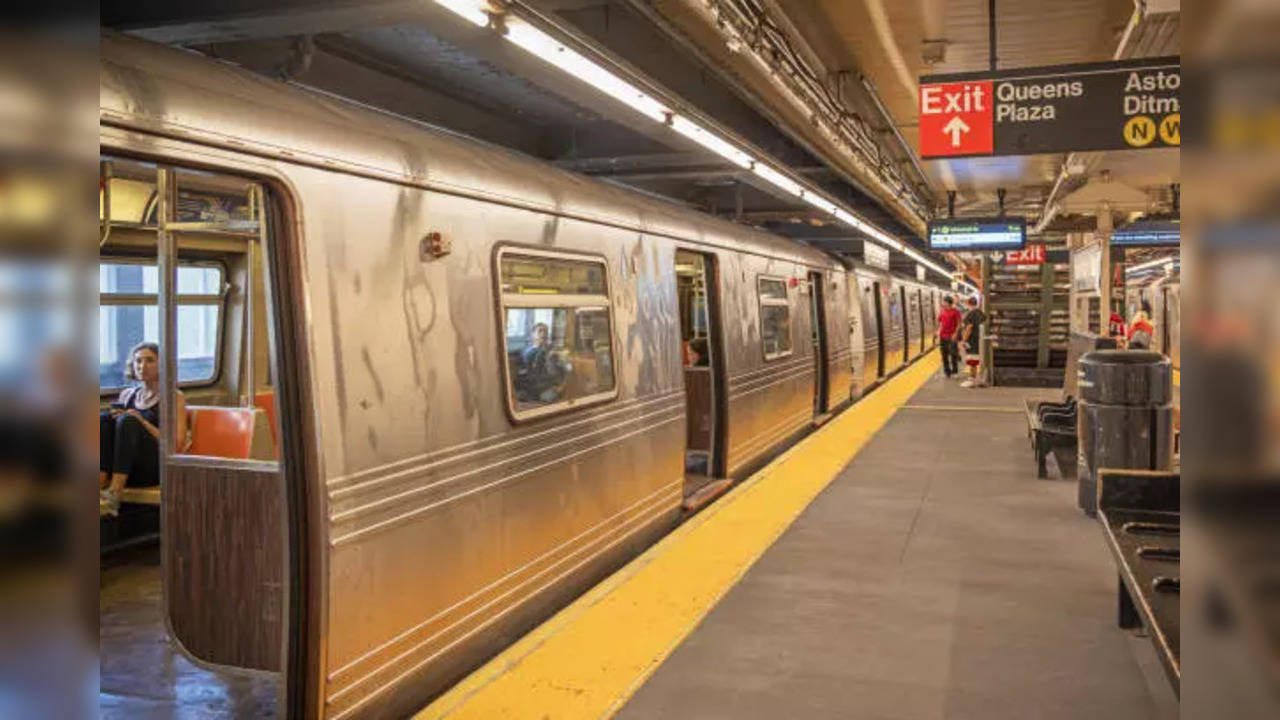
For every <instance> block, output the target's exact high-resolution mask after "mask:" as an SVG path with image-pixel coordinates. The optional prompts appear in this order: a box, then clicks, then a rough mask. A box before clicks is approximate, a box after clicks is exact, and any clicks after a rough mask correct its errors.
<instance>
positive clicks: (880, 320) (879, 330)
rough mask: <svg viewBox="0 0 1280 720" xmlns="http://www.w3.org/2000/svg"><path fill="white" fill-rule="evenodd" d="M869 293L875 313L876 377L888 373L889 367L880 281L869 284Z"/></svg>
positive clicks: (886, 332)
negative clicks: (886, 354) (872, 299)
mask: <svg viewBox="0 0 1280 720" xmlns="http://www.w3.org/2000/svg"><path fill="white" fill-rule="evenodd" d="M871 295H872V297H873V298H875V299H874V301H873V302H874V305H873V307H874V308H875V313H876V340H877V342H876V377H881V378H882V377H884V376H885V374H886V373H888V371H889V368H888V367H887V366H886V362H887V360H888V358H886V357H885V344H886V343H887V341H888V339H889V338H888V331H887V329H886V328H885V325H886V323H885V317H886V316H885V314H884V313H885V307H884V299H883V295H884V292H883V291H882V290H881V289H880V283H879V282H874V283H872V284H871Z"/></svg>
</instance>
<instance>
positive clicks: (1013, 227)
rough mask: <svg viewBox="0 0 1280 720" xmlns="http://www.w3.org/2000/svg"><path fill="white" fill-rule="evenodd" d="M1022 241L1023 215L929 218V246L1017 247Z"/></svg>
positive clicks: (967, 249) (953, 249) (961, 249)
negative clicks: (1021, 216)
mask: <svg viewBox="0 0 1280 720" xmlns="http://www.w3.org/2000/svg"><path fill="white" fill-rule="evenodd" d="M1026 244H1027V221H1026V219H1025V218H1020V217H999V218H942V219H938V220H931V221H930V222H929V249H930V250H940V251H943V252H970V251H978V250H1021V249H1022V248H1023V247H1025V246H1026Z"/></svg>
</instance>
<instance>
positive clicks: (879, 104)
mask: <svg viewBox="0 0 1280 720" xmlns="http://www.w3.org/2000/svg"><path fill="white" fill-rule="evenodd" d="M858 82H860V83H861V84H862V87H863V88H864V89H865V90H866V91H867V96H868V97H870V98H871V103H872V104H873V105H875V106H876V112H878V113H880V117H881V118H883V119H884V121H885V123H886V124H888V126H889V130H890V131H892V132H893V137H894V138H895V139H896V140H897V141H898V146H899V147H901V148H902V151H903V152H904V153H905V154H906V156H907V157H908V158H910V159H911V166H912V167H914V168H915V169H916V174H917V175H919V176H920V181H921V184H922V185H924V187H925V189H926V190H928V191H929V195H931V196H932V195H935V193H934V191H933V183H932V182H930V181H929V176H928V175H927V174H925V171H924V167H922V166H921V165H920V159H919V158H917V157H916V153H915V150H914V148H912V147H911V145H909V144H908V143H907V139H906V138H904V137H903V136H902V131H900V130H898V124H897V123H896V122H894V121H893V116H892V115H890V114H889V108H887V107H885V106H884V101H882V100H881V99H880V93H878V92H876V88H875V86H874V85H872V84H871V81H870V80H868V79H867V76H866V75H863V74H862V73H859V74H858Z"/></svg>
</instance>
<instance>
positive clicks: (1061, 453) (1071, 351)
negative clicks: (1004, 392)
mask: <svg viewBox="0 0 1280 720" xmlns="http://www.w3.org/2000/svg"><path fill="white" fill-rule="evenodd" d="M1115 346H1116V341H1115V340H1114V339H1112V338H1108V337H1102V336H1100V335H1095V334H1093V333H1085V332H1072V333H1071V341H1070V343H1069V344H1068V350H1067V368H1066V372H1065V373H1064V374H1063V380H1062V397H1063V399H1062V401H1061V402H1049V401H1038V400H1027V401H1026V411H1027V437H1028V438H1030V440H1031V449H1032V451H1033V452H1034V453H1035V458H1036V477H1038V478H1042V479H1043V478H1046V477H1048V476H1049V468H1048V464H1047V460H1048V457H1049V453H1050V452H1054V453H1055V455H1057V456H1058V457H1059V458H1060V459H1061V458H1069V457H1070V456H1071V455H1073V454H1074V453H1075V449H1076V383H1077V381H1078V380H1079V376H1078V374H1077V372H1076V369H1077V368H1078V367H1079V364H1080V358H1081V357H1082V356H1083V355H1085V354H1086V353H1090V352H1093V351H1094V350H1105V349H1109V348H1114V347H1115ZM1058 464H1059V466H1060V467H1061V466H1062V465H1063V464H1064V463H1062V462H1059V463H1058ZM1066 464H1067V465H1071V464H1072V463H1070V462H1068V463H1066Z"/></svg>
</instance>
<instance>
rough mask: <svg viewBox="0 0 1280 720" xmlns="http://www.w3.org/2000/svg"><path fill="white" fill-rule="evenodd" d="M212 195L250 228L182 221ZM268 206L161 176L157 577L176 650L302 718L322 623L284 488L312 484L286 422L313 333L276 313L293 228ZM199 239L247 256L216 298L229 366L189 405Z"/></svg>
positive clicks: (299, 526) (257, 185) (296, 506)
mask: <svg viewBox="0 0 1280 720" xmlns="http://www.w3.org/2000/svg"><path fill="white" fill-rule="evenodd" d="M211 178H212V179H211ZM207 183H213V184H214V185H215V189H216V190H217V192H219V193H222V194H227V195H232V196H234V195H235V194H237V193H242V194H243V195H244V197H245V198H246V200H245V203H244V205H243V207H244V208H247V209H245V210H243V211H238V212H242V215H248V217H243V216H242V217H240V218H239V220H238V221H236V222H234V223H232V225H231V226H229V227H221V226H220V227H213V226H212V225H214V224H216V223H204V222H197V221H192V220H190V219H188V218H187V217H186V216H185V215H179V214H178V208H179V203H180V201H182V200H183V199H184V198H186V197H187V194H188V191H189V187H191V186H195V187H199V186H201V185H202V184H207ZM272 195H273V194H272V193H271V192H270V191H269V190H268V188H267V186H266V185H264V184H263V183H262V182H259V181H254V180H248V179H244V178H238V177H232V176H222V175H219V176H213V175H211V174H209V173H191V174H189V175H188V174H186V173H184V172H183V171H181V170H176V169H169V168H164V167H162V168H160V169H159V170H158V172H157V179H156V226H157V233H156V235H157V239H158V262H157V266H158V286H159V287H158V290H159V293H158V294H159V313H158V319H159V336H160V348H161V357H160V363H159V365H160V383H161V388H162V393H161V401H160V405H161V427H162V432H163V433H164V436H163V440H164V441H163V442H162V443H161V446H162V448H163V452H162V453H161V501H160V504H161V508H160V510H161V512H160V518H161V520H160V522H161V524H160V528H161V576H162V581H163V598H164V600H163V614H164V617H165V623H166V625H167V629H168V632H169V636H170V638H171V639H172V641H173V642H174V643H175V644H176V645H177V646H178V647H180V648H181V649H182V650H183V651H184V652H185V653H186V654H187V655H189V656H190V657H191V658H192V659H193V660H195V661H196V662H197V663H198V664H200V665H202V666H204V667H207V668H210V669H216V670H218V671H236V670H250V671H258V672H262V671H265V672H268V673H278V674H279V675H278V678H279V680H280V683H279V685H278V687H279V691H278V697H279V702H278V704H279V705H280V706H282V707H283V708H284V709H285V715H286V716H290V717H296V716H301V715H304V714H307V712H308V710H307V709H306V708H305V707H304V705H303V704H302V703H303V702H304V701H303V700H301V698H302V697H303V695H304V694H307V693H305V689H304V686H307V685H310V684H312V683H309V682H307V681H305V677H306V670H305V668H307V667H311V666H313V665H314V657H312V656H313V655H315V653H314V652H309V651H308V650H307V647H306V642H305V641H306V639H307V638H309V637H312V635H313V633H312V632H311V631H312V630H314V629H315V627H316V626H317V625H316V623H315V622H314V620H315V617H314V616H315V613H314V612H311V611H309V610H306V609H305V601H306V593H305V592H304V590H305V587H306V585H307V583H306V580H305V578H306V574H305V572H304V569H305V565H304V564H303V563H302V560H304V556H305V555H306V552H305V548H306V546H307V544H306V542H305V536H306V533H305V522H304V520H305V516H304V514H303V513H302V512H301V508H302V507H305V504H304V503H303V502H302V499H303V498H304V497H305V493H304V492H303V491H302V488H303V483H302V482H300V481H299V482H292V481H291V480H290V479H291V478H294V479H296V478H301V477H304V475H303V474H302V473H303V467H302V465H303V463H302V460H301V457H302V452H301V449H300V448H301V438H302V437H304V435H303V428H300V427H298V426H297V423H294V422H290V421H285V422H281V420H283V419H284V418H286V417H289V414H287V411H288V409H292V408H298V407H301V406H302V400H301V396H300V393H301V392H304V391H305V383H304V382H303V381H302V380H301V378H303V377H305V373H304V372H303V371H302V370H301V368H302V367H304V366H303V365H299V364H298V358H297V357H293V356H294V355H295V354H297V348H299V347H305V346H304V345H300V344H299V343H298V342H297V338H295V337H294V336H295V335H300V334H301V333H303V332H305V330H304V329H303V328H304V327H305V323H303V322H301V321H300V320H299V319H298V318H296V317H293V315H294V314H295V313H296V312H297V311H296V309H295V308H298V307H300V306H301V303H288V302H278V301H273V297H272V292H273V286H275V287H274V290H275V291H276V292H279V291H280V285H281V284H282V283H281V282H280V278H279V277H276V275H278V273H277V272H276V270H275V268H277V267H279V266H280V265H282V263H283V261H282V260H280V259H279V258H278V257H277V255H280V256H283V255H284V253H276V252H274V251H273V250H272V248H271V244H270V243H269V240H272V239H274V238H272V237H271V235H272V233H271V232H269V230H270V229H274V228H284V227H286V223H285V222H284V219H283V218H284V217H285V215H284V210H283V208H282V203H275V202H273V201H272ZM236 207H237V208H240V207H242V206H240V205H236ZM222 225H226V221H225V220H224V221H222ZM202 234H208V235H216V236H217V237H218V238H219V239H220V241H221V242H222V243H223V245H224V246H227V247H229V246H230V245H235V246H236V247H239V248H241V250H240V251H238V252H239V256H238V259H233V260H231V261H230V262H229V263H228V265H227V275H226V279H225V281H224V284H223V288H222V292H223V293H224V294H225V306H224V307H225V309H226V310H225V314H226V318H225V321H224V323H223V329H222V332H223V333H224V337H225V338H226V339H227V345H228V346H229V347H230V348H231V349H230V350H229V351H227V353H226V354H225V357H223V358H221V362H222V364H223V367H222V368H221V370H220V372H221V377H222V378H223V383H221V384H220V386H219V387H220V389H221V392H220V393H219V394H218V395H212V396H211V395H207V394H201V395H200V396H199V397H198V398H197V399H196V400H187V399H186V396H182V397H181V398H179V396H178V395H177V392H176V391H177V390H178V389H179V388H180V387H181V381H182V378H183V373H184V365H185V363H187V362H188V358H189V356H190V355H191V353H192V348H193V347H194V345H193V343H195V342H196V341H195V340H194V339H193V337H192V335H193V334H194V332H193V328H194V327H195V326H196V325H197V324H198V322H199V318H198V312H192V311H191V310H192V308H191V300H190V295H189V292H190V291H189V288H188V287H187V285H188V283H189V282H190V280H191V278H189V277H188V276H187V274H185V268H184V267H183V266H182V265H180V264H179V260H178V257H179V252H180V250H181V251H182V252H186V250H184V248H187V247H189V246H190V247H199V243H198V242H196V241H198V240H200V238H201V236H202ZM280 235H281V242H282V244H283V242H284V233H283V232H281V233H280ZM282 274H283V275H286V276H287V275H290V274H291V273H288V272H286V273H282ZM278 340H282V341H283V342H278ZM280 363H285V364H280ZM283 367H290V368H294V369H293V370H290V371H287V372H286V371H281V368H283ZM191 394H192V395H195V393H194V392H192V393H191ZM183 408H185V409H183ZM179 412H182V413H183V416H184V417H185V418H186V422H185V425H186V427H187V428H188V432H187V434H186V436H185V437H183V436H182V433H180V432H178V427H179V425H181V424H183V423H181V422H176V421H175V420H180V418H179V416H178V413H179ZM286 431H289V432H286ZM314 650H315V648H311V651H314ZM294 678H300V679H302V681H300V682H295V681H293V679H294ZM310 696H312V697H314V694H313V693H311V694H310ZM312 709H314V705H313V706H312Z"/></svg>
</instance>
